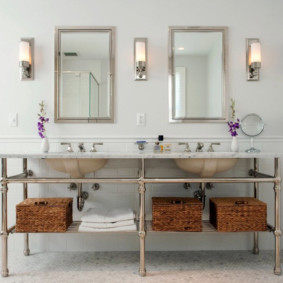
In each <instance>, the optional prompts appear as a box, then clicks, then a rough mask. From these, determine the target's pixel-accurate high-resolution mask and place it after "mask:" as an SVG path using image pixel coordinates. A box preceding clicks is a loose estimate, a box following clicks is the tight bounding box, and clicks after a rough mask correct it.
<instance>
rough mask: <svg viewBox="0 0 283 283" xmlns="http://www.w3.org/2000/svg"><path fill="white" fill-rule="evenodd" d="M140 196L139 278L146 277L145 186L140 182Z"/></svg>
mask: <svg viewBox="0 0 283 283" xmlns="http://www.w3.org/2000/svg"><path fill="white" fill-rule="evenodd" d="M139 196H140V214H139V238H140V269H139V274H140V276H145V275H146V269H145V236H146V232H145V185H144V183H143V182H140V186H139Z"/></svg>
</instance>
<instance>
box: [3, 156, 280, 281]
mask: <svg viewBox="0 0 283 283" xmlns="http://www.w3.org/2000/svg"><path fill="white" fill-rule="evenodd" d="M0 157H1V164H2V173H1V177H2V178H1V204H2V205H1V209H2V219H1V242H2V269H1V275H2V277H7V276H8V275H9V270H8V237H9V234H11V233H14V232H15V231H14V230H15V226H12V227H8V225H7V218H8V215H7V214H8V185H9V184H13V183H14V184H15V183H22V184H23V198H24V199H26V198H27V197H28V184H31V183H53V184H64V183H66V184H68V183H82V184H84V183H132V184H138V186H139V188H138V192H139V219H138V236H139V241H140V267H139V274H140V275H141V276H145V275H146V269H145V238H146V233H147V232H149V231H151V223H150V222H148V221H145V193H146V184H149V183H150V184H154V183H158V184H162V183H252V184H254V197H255V198H258V189H259V184H260V183H273V185H274V187H273V189H274V196H275V201H274V216H275V224H274V226H271V225H269V224H268V229H267V231H271V232H273V233H274V237H275V252H274V253H275V267H274V274H276V275H280V274H281V272H282V270H281V263H280V236H281V230H280V190H281V176H280V158H279V155H278V154H264V153H253V154H250V153H229V154H228V155H227V154H226V155H224V156H223V154H221V153H203V154H202V153H201V154H199V153H197V154H196V153H175V154H174V153H170V154H116V155H115V154H114V155H113V154H110V153H108V154H106V153H105V154H103V153H95V154H94V153H91V154H90V153H80V154H77V155H76V154H73V155H70V154H69V153H68V154H58V153H56V154H55V153H54V154H52V153H48V154H1V155H0ZM210 157H213V158H228V157H229V158H231V157H232V158H249V159H253V161H254V162H253V163H254V166H253V169H251V170H250V172H249V175H250V177H225V178H219V177H215V178H214V177H211V178H194V177H188V178H147V177H146V174H145V167H146V166H145V160H146V159H150V158H162V159H172V158H174V159H175V158H210ZM9 158H21V159H22V160H23V163H22V164H23V172H22V173H21V174H19V175H16V176H11V177H8V176H7V166H8V164H7V160H8V159H9ZM29 158H37V159H38V158H107V159H111V158H120V159H122V158H123V159H127V158H131V159H139V160H140V172H139V176H138V178H33V177H32V176H30V175H31V174H29V170H28V166H27V159H29ZM260 158H273V159H274V176H271V175H267V174H263V173H260V172H258V160H259V159H260ZM79 224H80V222H77V223H75V222H74V223H73V224H72V225H71V226H70V228H69V229H68V231H67V232H66V233H68V232H70V233H76V232H78V226H79ZM205 232H216V233H217V231H216V229H213V228H211V225H209V224H208V223H205V222H203V232H192V233H205ZM80 233H81V232H80ZM111 233H113V232H111ZM114 233H117V232H114ZM120 233H121V232H120ZM162 233H164V232H162ZM187 233H190V232H187ZM253 233H254V247H253V253H254V254H258V252H259V248H258V232H253ZM29 254H30V249H29V235H28V234H27V233H25V234H24V255H26V256H27V255H29Z"/></svg>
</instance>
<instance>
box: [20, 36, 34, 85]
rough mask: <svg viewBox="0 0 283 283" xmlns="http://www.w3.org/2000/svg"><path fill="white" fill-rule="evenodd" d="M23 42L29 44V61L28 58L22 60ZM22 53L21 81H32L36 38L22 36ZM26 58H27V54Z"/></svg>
mask: <svg viewBox="0 0 283 283" xmlns="http://www.w3.org/2000/svg"><path fill="white" fill-rule="evenodd" d="M22 42H28V44H29V56H28V57H29V58H28V59H29V61H27V60H28V59H24V60H23V61H22V59H21V57H22V56H23V54H21V52H23V48H22ZM19 52H20V54H19V57H20V58H19V65H20V68H21V71H20V79H21V81H31V80H33V79H34V62H33V57H34V38H21V42H20V51H19ZM25 58H27V57H26V56H25Z"/></svg>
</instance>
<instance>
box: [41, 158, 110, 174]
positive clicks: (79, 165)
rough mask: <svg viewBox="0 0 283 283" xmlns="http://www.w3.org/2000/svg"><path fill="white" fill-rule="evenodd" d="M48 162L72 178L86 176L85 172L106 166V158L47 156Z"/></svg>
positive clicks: (53, 167)
mask: <svg viewBox="0 0 283 283" xmlns="http://www.w3.org/2000/svg"><path fill="white" fill-rule="evenodd" d="M45 161H46V162H47V164H48V165H49V166H50V167H51V168H52V169H54V170H57V171H59V172H62V173H68V174H70V175H71V177H72V178H84V176H85V174H87V173H91V172H95V171H97V170H98V169H100V168H102V167H104V165H105V164H106V162H107V159H104V158H50V159H49V158H47V159H45Z"/></svg>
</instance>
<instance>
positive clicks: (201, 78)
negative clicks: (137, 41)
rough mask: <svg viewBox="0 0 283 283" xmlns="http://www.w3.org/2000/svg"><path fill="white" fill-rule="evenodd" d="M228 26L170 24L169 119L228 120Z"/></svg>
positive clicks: (181, 120) (189, 120) (190, 120)
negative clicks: (175, 25)
mask: <svg viewBox="0 0 283 283" xmlns="http://www.w3.org/2000/svg"><path fill="white" fill-rule="evenodd" d="M227 31H228V28H227V27H169V121H170V122H172V123H187V122H226V121H227V113H228V111H227V105H226V80H227V74H226V73H227V71H226V70H227Z"/></svg>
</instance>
